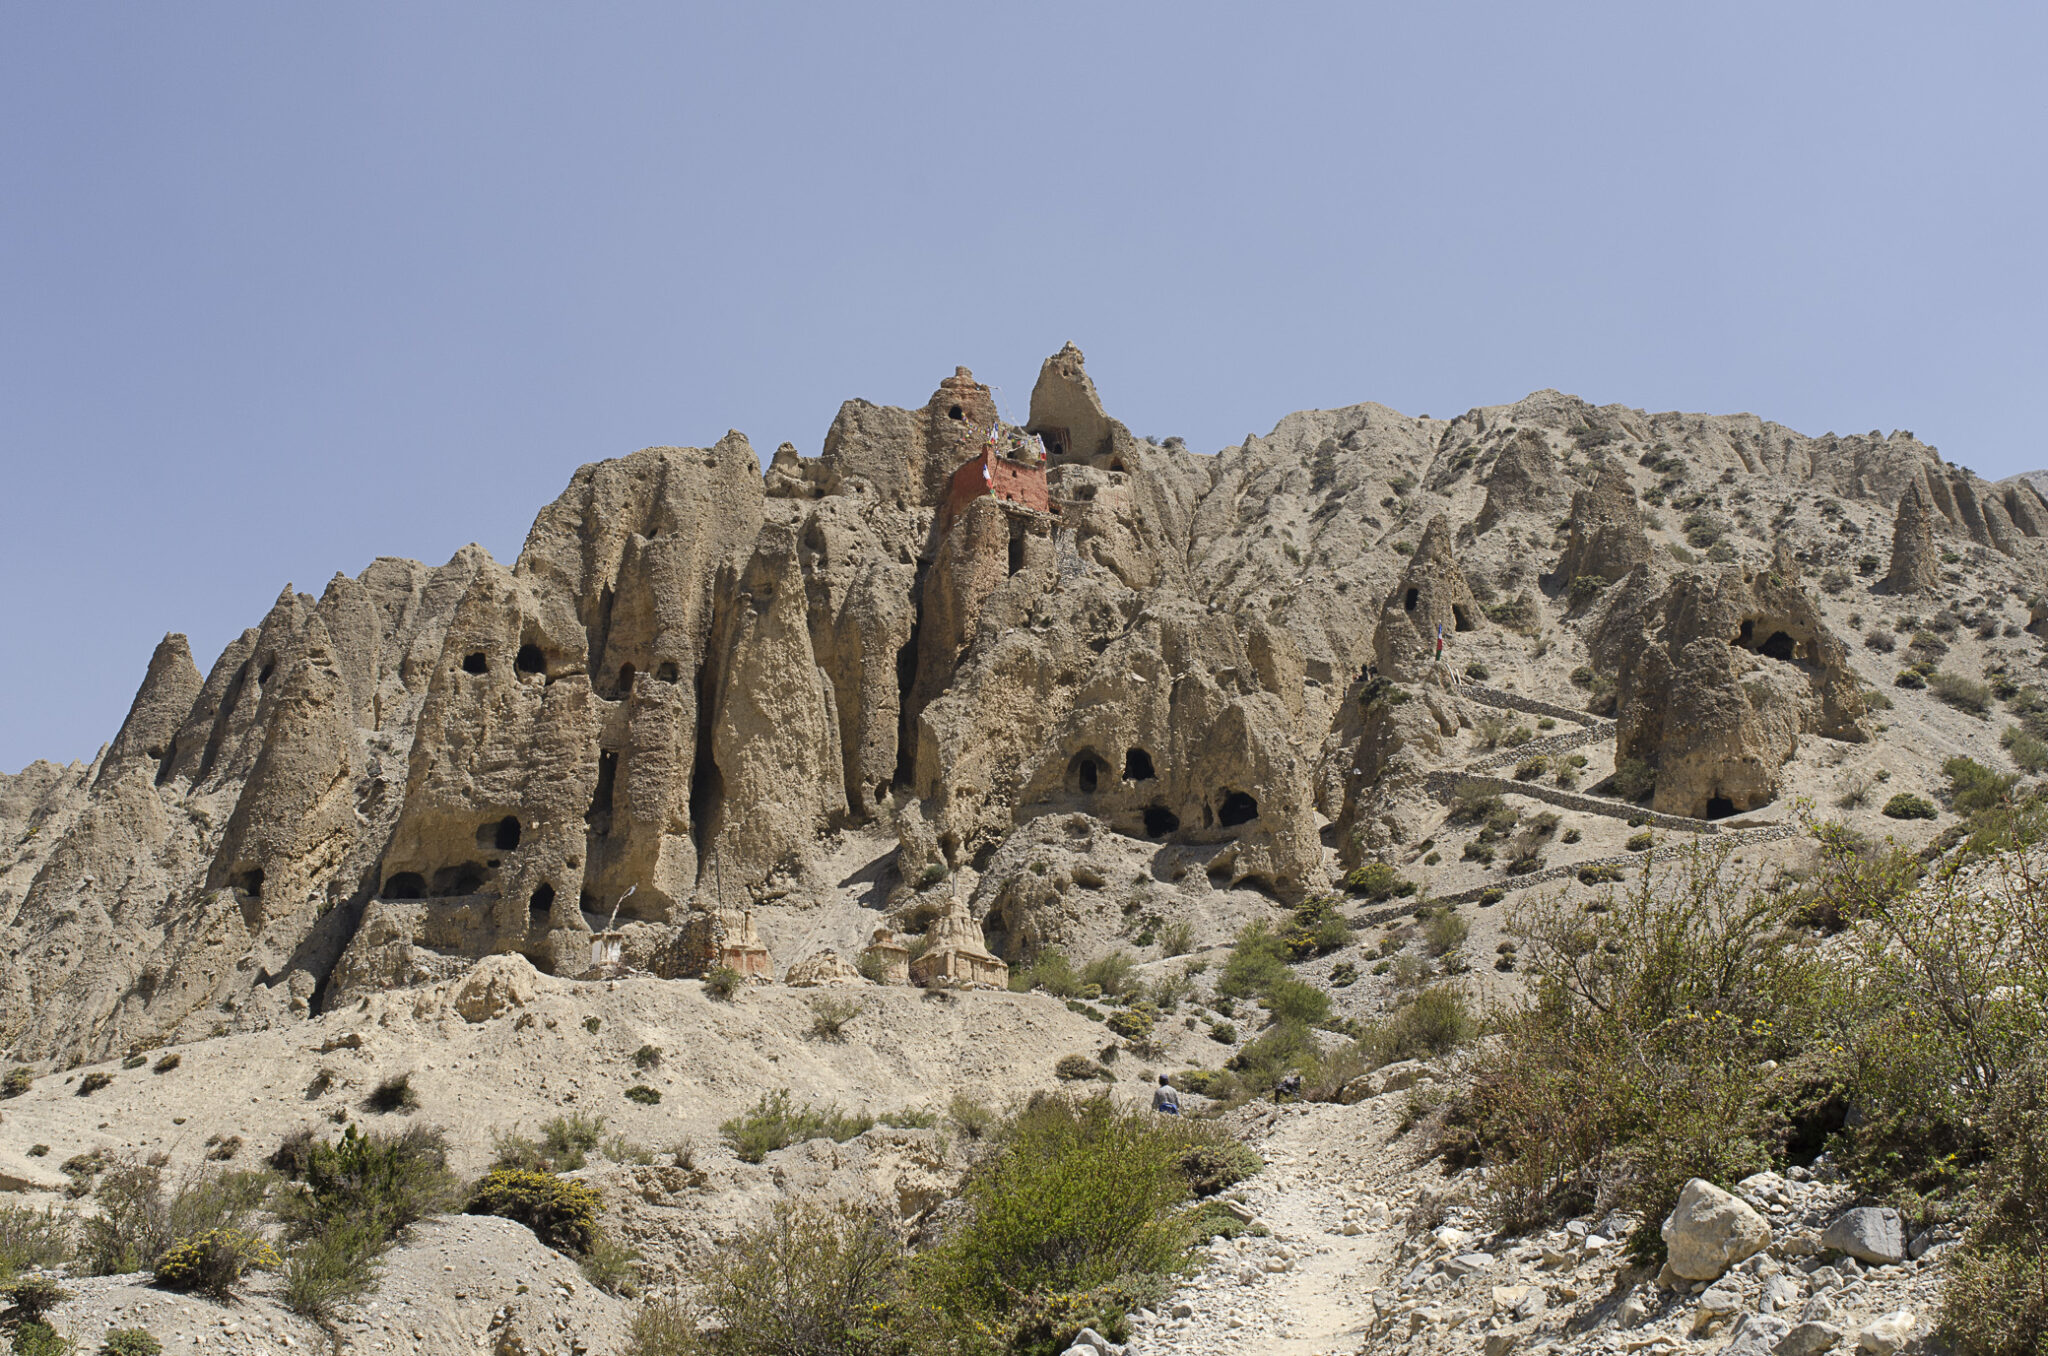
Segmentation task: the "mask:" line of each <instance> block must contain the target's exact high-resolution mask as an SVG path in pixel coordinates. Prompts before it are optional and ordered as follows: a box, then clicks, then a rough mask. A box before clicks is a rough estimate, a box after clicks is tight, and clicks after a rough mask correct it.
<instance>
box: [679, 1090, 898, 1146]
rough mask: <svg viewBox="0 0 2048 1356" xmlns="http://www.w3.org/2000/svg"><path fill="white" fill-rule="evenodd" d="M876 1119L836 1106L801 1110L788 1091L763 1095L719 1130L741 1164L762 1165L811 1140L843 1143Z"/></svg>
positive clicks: (808, 1107) (868, 1126)
mask: <svg viewBox="0 0 2048 1356" xmlns="http://www.w3.org/2000/svg"><path fill="white" fill-rule="evenodd" d="M874 1124H875V1118H874V1117H872V1116H867V1115H849V1114H847V1113H846V1112H844V1111H842V1110H840V1109H839V1108H838V1107H836V1106H832V1105H830V1104H826V1105H823V1106H798V1105H796V1104H795V1103H793V1102H792V1101H791V1100H790V1095H789V1089H788V1088H778V1089H777V1090H776V1091H774V1092H770V1093H764V1094H763V1095H762V1097H761V1099H760V1100H759V1101H757V1102H755V1103H754V1105H753V1106H752V1107H749V1108H748V1109H747V1110H746V1111H745V1112H743V1113H741V1114H740V1115H738V1116H735V1117H733V1118H732V1119H731V1120H729V1121H727V1122H725V1123H724V1124H723V1125H721V1126H719V1127H718V1133H719V1135H720V1136H721V1137H722V1138H724V1140H725V1142H726V1143H727V1144H730V1145H731V1146H732V1150H733V1152H734V1153H736V1154H738V1155H739V1156H740V1159H741V1161H743V1162H747V1163H759V1162H760V1161H761V1160H762V1159H763V1158H765V1157H766V1156H767V1155H769V1154H770V1153H772V1152H774V1151H775V1150H777V1149H780V1148H783V1147H785V1146H787V1145H791V1144H801V1143H802V1142H803V1141H805V1140H810V1139H830V1140H836V1141H838V1142H840V1143H844V1142H845V1141H847V1140H849V1139H852V1138H853V1137H854V1136H855V1135H858V1134H861V1133H862V1132H864V1131H867V1130H870V1129H872V1128H873V1127H874Z"/></svg>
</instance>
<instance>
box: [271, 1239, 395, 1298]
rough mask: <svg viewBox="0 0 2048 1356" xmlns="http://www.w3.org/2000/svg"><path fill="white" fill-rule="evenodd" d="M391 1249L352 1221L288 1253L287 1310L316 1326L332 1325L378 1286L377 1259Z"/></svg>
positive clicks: (385, 1241)
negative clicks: (302, 1316) (344, 1311)
mask: <svg viewBox="0 0 2048 1356" xmlns="http://www.w3.org/2000/svg"><path fill="white" fill-rule="evenodd" d="M388 1246H389V1240H386V1239H382V1238H380V1237H379V1236H378V1232H377V1230H376V1229H375V1228H374V1227H372V1226H370V1225H367V1224H364V1223H361V1222H358V1221H354V1220H345V1221H342V1222H340V1223H337V1224H335V1225H333V1226H332V1227H329V1228H327V1229H326V1230H324V1231H323V1232H321V1233H318V1234H315V1235H313V1236H312V1237H310V1238H307V1239H306V1240H305V1241H304V1242H302V1243H300V1244H299V1245H298V1246H297V1247H294V1248H292V1249H291V1250H290V1251H289V1252H288V1253H287V1254H286V1255H285V1259H284V1285H283V1288H282V1294H281V1298H282V1299H283V1300H284V1303H285V1307H287V1308H289V1309H290V1310H291V1311H292V1312H293V1313H296V1314H303V1315H304V1316H306V1317H307V1318H310V1319H313V1320H314V1321H315V1322H319V1323H327V1322H332V1321H333V1320H334V1319H335V1318H336V1317H338V1316H339V1315H340V1313H341V1312H342V1310H343V1309H344V1308H345V1307H346V1306H348V1305H351V1304H354V1303H356V1302H358V1301H360V1300H361V1299H362V1298H363V1297H364V1296H366V1295H368V1294H369V1293H370V1292H371V1291H372V1290H374V1289H375V1288H376V1285H377V1274H378V1270H379V1267H378V1262H377V1258H378V1256H379V1255H380V1254H382V1253H383V1252H384V1250H385V1249H386V1248H387V1247H388Z"/></svg>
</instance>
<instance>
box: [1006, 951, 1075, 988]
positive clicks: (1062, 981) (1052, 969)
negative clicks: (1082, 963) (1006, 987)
mask: <svg viewBox="0 0 2048 1356" xmlns="http://www.w3.org/2000/svg"><path fill="white" fill-rule="evenodd" d="M1010 987H1011V988H1012V989H1013V990H1015V991H1016V992H1018V993H1028V992H1029V991H1031V990H1032V989H1043V990H1045V991H1046V992H1047V993H1049V994H1051V995H1052V996H1053V997H1055V998H1079V997H1080V996H1081V977H1080V976H1079V975H1077V974H1075V973H1074V966H1073V963H1072V962H1071V961H1069V960H1068V959H1067V958H1066V956H1065V955H1064V954H1063V953H1061V952H1059V951H1057V950H1054V949H1053V948H1052V947H1046V948H1045V949H1044V950H1042V951H1040V952H1039V953H1038V954H1037V955H1036V956H1034V957H1033V958H1032V960H1031V963H1030V964H1029V965H1025V966H1020V967H1019V968H1017V969H1015V970H1012V971H1011V972H1010Z"/></svg>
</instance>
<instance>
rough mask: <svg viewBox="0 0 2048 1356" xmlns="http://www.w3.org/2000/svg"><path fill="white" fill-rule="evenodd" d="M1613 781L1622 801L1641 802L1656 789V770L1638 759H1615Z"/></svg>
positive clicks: (1615, 790)
mask: <svg viewBox="0 0 2048 1356" xmlns="http://www.w3.org/2000/svg"><path fill="white" fill-rule="evenodd" d="M1613 781H1614V794H1616V795H1617V796H1620V797H1621V798H1622V799H1623V800H1642V799H1644V798H1645V797H1647V796H1648V795H1649V794H1650V793H1651V792H1652V791H1655V790H1656V789H1657V769H1655V768H1653V767H1651V766H1650V765H1649V764H1648V763H1646V762H1644V761H1643V760H1642V759H1640V758H1617V759H1616V760H1615V762H1614V778H1613Z"/></svg>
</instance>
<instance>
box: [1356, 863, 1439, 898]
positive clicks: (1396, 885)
mask: <svg viewBox="0 0 2048 1356" xmlns="http://www.w3.org/2000/svg"><path fill="white" fill-rule="evenodd" d="M1344 888H1345V889H1346V890H1349V891H1350V892H1351V893H1352V894H1354V895H1362V896H1364V897H1365V898H1366V899H1369V900H1371V901H1373V902H1374V903H1379V902H1380V901H1382V900H1388V899H1406V898H1408V897H1409V896H1410V895H1413V894H1414V893H1415V892H1416V891H1417V890H1418V889H1420V888H1421V887H1420V886H1418V885H1417V884H1416V883H1415V882H1414V881H1412V880H1406V879H1404V878H1403V877H1402V875H1401V873H1400V872H1398V871H1396V870H1395V869H1394V868H1393V867H1391V866H1389V865H1387V863H1385V862H1367V863H1365V864H1364V865H1363V866H1360V867H1357V868H1355V869H1353V870H1352V871H1351V872H1349V873H1348V874H1347V875H1346V876H1345V877H1344Z"/></svg>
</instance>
